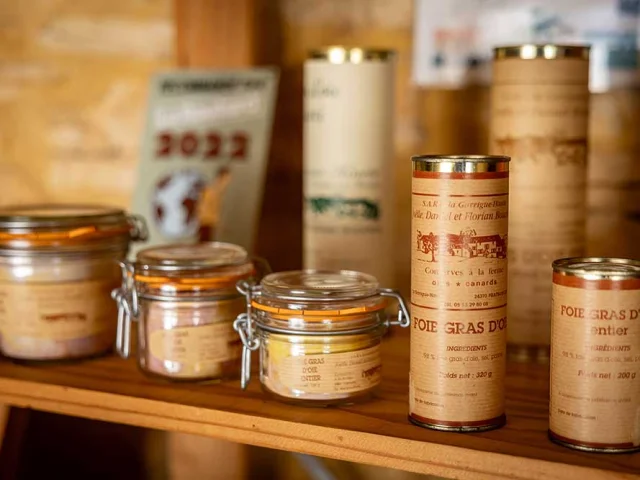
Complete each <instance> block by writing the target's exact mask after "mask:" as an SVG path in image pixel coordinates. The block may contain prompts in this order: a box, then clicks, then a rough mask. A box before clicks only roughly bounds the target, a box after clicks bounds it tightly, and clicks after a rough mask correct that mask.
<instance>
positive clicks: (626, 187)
mask: <svg viewBox="0 0 640 480" xmlns="http://www.w3.org/2000/svg"><path fill="white" fill-rule="evenodd" d="M638 77H640V69H639V70H638ZM638 83H640V78H638ZM589 117H590V119H589V120H590V121H589V126H590V129H589V181H588V189H587V206H588V211H587V255H589V256H594V257H598V256H616V257H622V258H640V135H638V125H639V124H640V86H638V85H636V86H627V87H619V88H613V89H611V90H609V91H607V92H603V93H596V94H592V95H591V111H590V115H589Z"/></svg>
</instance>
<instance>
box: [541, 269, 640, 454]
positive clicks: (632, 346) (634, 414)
mask: <svg viewBox="0 0 640 480" xmlns="http://www.w3.org/2000/svg"><path fill="white" fill-rule="evenodd" d="M551 342H552V350H551V353H552V355H551V404H550V408H549V427H550V431H551V434H552V436H554V437H555V438H557V439H558V440H560V441H563V442H565V443H569V444H574V445H578V446H582V447H586V448H593V449H600V448H602V449H612V448H613V449H633V448H636V447H640V279H628V280H615V281H614V280H585V279H582V278H578V277H573V276H564V275H560V274H554V275H553V314H552V337H551Z"/></svg>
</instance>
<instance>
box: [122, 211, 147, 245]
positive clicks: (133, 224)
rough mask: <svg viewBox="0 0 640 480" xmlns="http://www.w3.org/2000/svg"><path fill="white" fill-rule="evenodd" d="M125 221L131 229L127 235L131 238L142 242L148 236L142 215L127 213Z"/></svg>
mask: <svg viewBox="0 0 640 480" xmlns="http://www.w3.org/2000/svg"><path fill="white" fill-rule="evenodd" d="M127 223H128V224H129V228H130V229H131V231H130V233H129V235H130V236H131V240H133V241H138V242H144V241H146V240H147V238H148V237H149V229H148V228H147V222H146V221H145V219H144V217H143V216H142V215H127Z"/></svg>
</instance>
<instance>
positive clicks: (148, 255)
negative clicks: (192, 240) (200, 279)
mask: <svg viewBox="0 0 640 480" xmlns="http://www.w3.org/2000/svg"><path fill="white" fill-rule="evenodd" d="M247 262H249V254H248V253H247V251H246V250H245V249H244V248H242V247H240V246H238V245H234V244H232V243H224V242H207V243H197V244H176V245H163V246H159V247H150V248H145V249H144V250H140V251H139V252H138V255H137V256H136V266H137V267H138V268H140V269H142V270H158V271H164V272H175V271H181V270H189V271H192V270H209V269H215V268H219V267H230V266H234V265H238V266H240V265H245V264H247Z"/></svg>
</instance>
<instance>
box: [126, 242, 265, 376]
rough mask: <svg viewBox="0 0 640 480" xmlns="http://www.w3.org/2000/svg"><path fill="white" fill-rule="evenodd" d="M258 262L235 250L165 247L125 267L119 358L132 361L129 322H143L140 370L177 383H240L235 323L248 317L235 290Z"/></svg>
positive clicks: (214, 246) (228, 246)
mask: <svg viewBox="0 0 640 480" xmlns="http://www.w3.org/2000/svg"><path fill="white" fill-rule="evenodd" d="M254 264H255V260H251V259H250V258H249V256H248V255H247V252H246V251H245V250H244V249H243V248H242V247H239V246H237V245H233V244H229V243H222V242H214V243H200V244H195V245H168V246H160V247H152V248H147V249H144V250H141V251H140V252H138V255H137V257H136V261H135V263H131V264H125V266H124V270H123V273H124V274H123V283H122V287H121V289H120V290H119V291H118V292H117V293H116V295H115V298H116V300H117V301H118V303H119V305H120V312H121V314H120V318H121V322H122V323H121V328H120V331H119V333H118V344H117V346H118V351H119V353H120V354H121V356H123V357H125V358H126V357H128V356H129V343H130V341H129V337H130V321H132V320H137V321H138V364H139V365H140V368H141V369H142V371H144V372H145V373H149V374H153V375H156V376H160V377H163V378H166V379H169V380H176V381H209V380H219V379H222V378H229V377H237V375H238V373H239V370H240V352H241V347H242V345H241V343H240V341H239V340H238V338H237V335H236V334H235V332H234V330H233V321H234V319H235V318H236V317H237V315H238V314H239V313H240V312H242V311H243V310H244V299H243V298H242V297H241V296H240V295H239V294H238V292H237V290H236V289H235V285H236V283H237V282H238V281H239V280H243V279H249V278H252V277H254V275H255V273H256V269H255V265H254Z"/></svg>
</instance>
